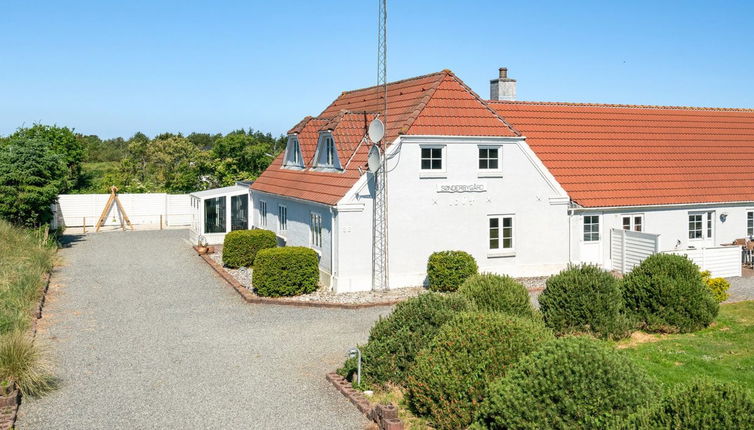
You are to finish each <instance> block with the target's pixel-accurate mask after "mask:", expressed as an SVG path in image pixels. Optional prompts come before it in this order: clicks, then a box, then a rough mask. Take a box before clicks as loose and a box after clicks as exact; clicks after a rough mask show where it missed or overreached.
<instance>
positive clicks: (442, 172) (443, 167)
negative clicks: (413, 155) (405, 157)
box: [419, 145, 448, 178]
mask: <svg viewBox="0 0 754 430" xmlns="http://www.w3.org/2000/svg"><path fill="white" fill-rule="evenodd" d="M425 149H429V150H430V158H429V161H430V165H431V164H432V163H431V162H432V161H433V160H437V158H434V157H432V156H431V150H433V149H439V150H440V159H439V160H440V168H439V169H432V168H429V169H425V168H424V166H423V164H424V160H425V158H424V156H423V155H422V153H423V152H424V150H425ZM446 154H447V147H446V145H419V172H420V177H422V178H444V177H446V176H447V174H446V172H447V168H448V160H447V158H448V157H447V156H446Z"/></svg>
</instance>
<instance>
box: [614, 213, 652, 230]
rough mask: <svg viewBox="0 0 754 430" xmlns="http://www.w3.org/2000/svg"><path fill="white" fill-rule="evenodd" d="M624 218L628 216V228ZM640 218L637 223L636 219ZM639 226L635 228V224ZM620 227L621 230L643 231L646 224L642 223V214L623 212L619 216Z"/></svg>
mask: <svg viewBox="0 0 754 430" xmlns="http://www.w3.org/2000/svg"><path fill="white" fill-rule="evenodd" d="M626 218H628V228H626ZM637 218H638V219H640V220H641V221H640V222H639V223H637V222H636V219H637ZM637 225H638V226H639V229H638V230H637V229H636V226H637ZM620 228H622V229H623V230H629V231H639V232H643V231H645V230H646V226H645V224H644V214H623V215H621V216H620Z"/></svg>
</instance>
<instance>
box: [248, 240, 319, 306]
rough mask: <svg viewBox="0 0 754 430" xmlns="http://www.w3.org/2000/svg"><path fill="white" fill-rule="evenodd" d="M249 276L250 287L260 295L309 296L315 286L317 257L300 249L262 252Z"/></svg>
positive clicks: (274, 249)
mask: <svg viewBox="0 0 754 430" xmlns="http://www.w3.org/2000/svg"><path fill="white" fill-rule="evenodd" d="M251 276H252V279H251V284H252V286H253V287H254V289H255V290H256V292H257V294H259V295H260V296H266V297H280V296H298V295H300V294H307V293H311V292H313V291H315V290H316V289H317V284H318V283H319V256H318V255H317V252H316V251H314V250H313V249H311V248H306V247H303V246H290V247H285V248H268V249H262V250H260V251H259V252H258V253H257V256H256V258H255V259H254V270H253V272H252V274H251Z"/></svg>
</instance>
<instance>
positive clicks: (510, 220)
mask: <svg viewBox="0 0 754 430" xmlns="http://www.w3.org/2000/svg"><path fill="white" fill-rule="evenodd" d="M512 225H513V218H503V227H510V226H512Z"/></svg>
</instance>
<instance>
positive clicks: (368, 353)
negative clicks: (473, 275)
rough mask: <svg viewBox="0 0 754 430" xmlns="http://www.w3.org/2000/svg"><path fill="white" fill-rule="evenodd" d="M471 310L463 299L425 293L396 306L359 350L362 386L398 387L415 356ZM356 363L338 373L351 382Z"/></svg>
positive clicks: (348, 364)
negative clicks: (388, 383) (453, 320)
mask: <svg viewBox="0 0 754 430" xmlns="http://www.w3.org/2000/svg"><path fill="white" fill-rule="evenodd" d="M472 309H474V306H473V304H471V303H470V302H469V301H468V300H467V299H466V298H465V297H462V296H459V295H455V294H449V295H444V294H438V293H426V294H421V295H419V296H417V297H413V298H411V299H408V300H406V301H404V302H401V303H398V304H397V305H396V306H395V310H394V311H393V312H392V313H391V314H390V315H388V316H387V317H385V318H380V319H379V320H378V321H377V323H376V324H375V325H374V326H373V327H372V330H371V331H370V333H369V341H368V342H367V343H366V345H363V346H362V347H361V351H362V363H361V365H362V383H364V384H366V385H367V386H369V385H381V384H385V383H387V382H392V383H396V384H402V383H404V382H405V377H406V372H407V371H408V369H409V368H410V367H411V366H412V365H413V363H414V358H415V357H416V354H417V353H418V352H419V350H421V349H422V348H424V347H425V346H427V344H429V342H430V341H431V340H432V338H433V337H434V336H435V334H437V331H438V330H439V329H440V327H441V326H442V325H443V324H445V323H446V322H448V321H449V320H451V319H452V318H454V317H455V316H456V315H457V314H458V313H459V312H461V311H468V310H472ZM355 372H356V360H355V359H349V360H346V363H345V364H344V366H343V367H342V368H341V369H339V371H338V373H340V374H341V375H342V376H344V377H346V378H349V379H352V376H353V374H354V373H355Z"/></svg>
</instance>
